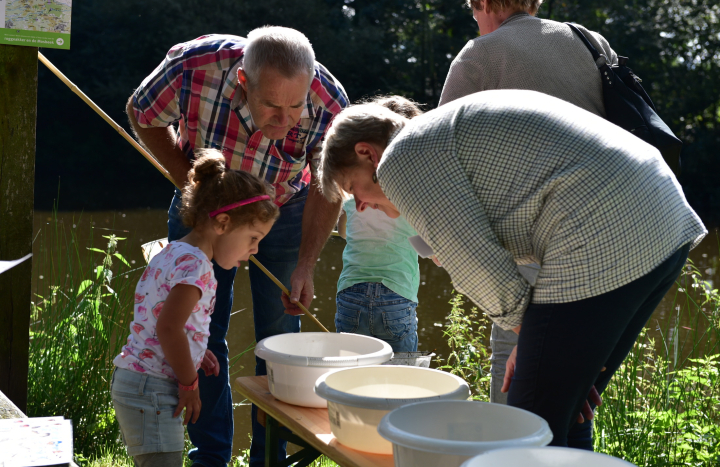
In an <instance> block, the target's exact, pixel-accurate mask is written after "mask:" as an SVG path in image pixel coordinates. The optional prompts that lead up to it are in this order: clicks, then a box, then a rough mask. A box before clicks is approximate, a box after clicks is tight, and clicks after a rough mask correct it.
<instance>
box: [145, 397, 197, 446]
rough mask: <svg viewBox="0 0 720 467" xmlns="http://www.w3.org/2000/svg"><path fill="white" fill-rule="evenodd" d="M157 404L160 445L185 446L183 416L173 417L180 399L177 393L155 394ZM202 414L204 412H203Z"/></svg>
mask: <svg viewBox="0 0 720 467" xmlns="http://www.w3.org/2000/svg"><path fill="white" fill-rule="evenodd" d="M154 396H155V403H156V406H157V409H158V410H157V428H158V430H160V432H161V433H158V444H160V443H162V444H178V445H182V444H183V442H184V441H183V439H184V436H185V427H184V425H183V414H182V413H180V415H178V416H177V417H173V415H174V414H175V410H176V409H177V406H178V404H179V403H180V398H179V397H178V395H177V393H175V394H168V393H161V392H157V393H155V395H154ZM201 412H202V411H201Z"/></svg>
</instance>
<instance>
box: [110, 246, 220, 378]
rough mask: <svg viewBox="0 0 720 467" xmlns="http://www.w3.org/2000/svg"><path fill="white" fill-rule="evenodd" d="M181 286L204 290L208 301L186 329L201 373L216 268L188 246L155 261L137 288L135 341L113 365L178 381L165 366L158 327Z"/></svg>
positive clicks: (204, 300) (168, 250) (203, 298)
mask: <svg viewBox="0 0 720 467" xmlns="http://www.w3.org/2000/svg"><path fill="white" fill-rule="evenodd" d="M178 284H186V285H192V286H195V287H197V288H198V289H200V292H201V293H202V296H201V297H200V300H199V301H198V302H197V304H196V305H195V308H194V309H193V311H192V313H191V314H190V317H189V318H188V320H187V322H186V323H185V334H186V335H187V339H188V343H189V344H190V355H191V356H192V359H193V363H194V364H195V367H196V368H198V369H199V368H200V364H201V363H202V360H203V356H204V355H205V350H206V349H207V342H208V338H209V337H210V315H211V314H212V312H213V309H214V307H215V291H216V290H217V281H215V275H214V274H213V265H212V263H211V262H210V260H209V259H208V258H207V256H206V255H205V253H203V252H202V250H200V249H199V248H196V247H194V246H192V245H189V244H187V243H183V242H172V243H170V244H169V245H168V246H166V247H165V248H164V249H163V250H162V251H161V252H160V253H158V254H157V255H155V257H153V258H152V259H151V260H150V264H148V267H147V269H145V272H144V273H143V275H142V277H141V278H140V282H138V285H137V287H136V288H135V315H134V319H133V321H132V323H130V335H129V336H128V338H127V343H126V344H125V346H123V348H122V352H121V353H120V355H118V356H117V357H115V360H113V363H114V364H115V366H117V367H118V368H124V369H127V370H131V371H137V372H140V373H147V374H148V375H151V376H157V377H160V378H165V379H176V377H175V373H174V372H173V370H172V367H170V364H169V363H168V362H167V361H166V360H165V355H164V354H163V351H162V347H160V341H159V340H158V338H157V333H156V331H155V327H156V326H157V320H158V317H159V316H160V314H161V313H162V309H163V304H164V303H165V299H166V298H167V296H168V294H169V293H170V290H172V288H173V287H175V286H176V285H178Z"/></svg>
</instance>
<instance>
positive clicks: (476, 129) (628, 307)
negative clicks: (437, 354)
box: [320, 90, 707, 450]
mask: <svg viewBox="0 0 720 467" xmlns="http://www.w3.org/2000/svg"><path fill="white" fill-rule="evenodd" d="M320 178H321V186H322V190H323V193H324V194H325V196H327V197H328V198H329V199H335V198H336V197H337V196H338V195H339V193H340V190H343V191H345V192H347V193H349V194H352V195H354V196H355V199H356V200H359V201H360V202H364V203H367V205H368V206H369V207H373V208H375V209H380V210H382V211H383V212H385V213H386V214H387V215H388V216H390V217H393V216H395V217H397V216H398V215H400V214H401V213H402V214H403V215H404V216H405V217H406V218H407V220H408V221H409V222H410V224H411V225H412V226H413V227H414V228H415V230H417V232H418V234H419V235H420V236H422V238H423V239H424V240H425V241H426V242H427V243H428V244H429V245H430V246H431V247H432V248H433V250H434V251H435V254H436V256H437V257H438V259H439V260H440V262H442V264H443V266H444V267H445V269H446V270H447V271H448V273H449V274H450V277H451V278H452V280H453V284H454V286H455V288H456V289H457V290H458V291H459V292H461V293H463V294H465V295H467V296H468V297H469V298H470V299H472V300H473V302H475V303H476V304H477V305H478V306H479V307H480V309H482V310H483V311H484V312H485V313H486V314H487V315H488V317H490V318H491V319H492V320H493V321H494V322H495V323H496V324H497V325H499V326H500V327H502V328H503V329H513V330H514V331H515V332H517V333H518V334H519V341H518V345H517V348H516V349H515V350H514V351H513V354H512V355H511V357H510V363H509V365H508V370H509V371H508V374H507V375H506V384H508V385H509V396H508V404H509V405H512V406H515V407H520V408H523V409H526V410H529V411H531V412H533V413H535V414H538V415H540V416H541V417H543V418H544V419H545V420H547V421H548V424H549V425H550V428H551V429H552V431H553V434H554V438H553V441H552V443H551V444H552V445H554V446H570V447H577V448H583V449H588V450H592V446H593V445H592V430H591V424H590V423H589V422H588V423H587V424H579V423H577V422H578V419H579V414H580V412H581V411H582V410H583V408H584V406H585V404H586V403H587V402H586V399H587V397H588V394H589V393H590V391H591V389H592V387H593V386H595V387H596V388H597V390H598V392H599V393H602V392H603V390H604V389H605V387H606V386H607V384H608V382H609V380H610V378H611V377H612V375H613V374H614V373H615V371H617V369H618V368H619V366H620V364H621V363H622V361H623V360H624V358H625V357H626V356H627V354H628V353H629V351H630V349H631V348H632V346H633V344H634V342H635V340H636V338H637V336H638V334H639V333H640V331H641V330H642V328H643V326H644V325H645V323H646V322H647V320H648V319H649V318H650V315H651V314H652V312H653V310H654V309H655V308H656V306H657V305H658V303H659V302H660V300H661V299H662V297H663V296H664V295H665V293H666V292H667V291H668V289H669V288H670V287H671V286H672V284H673V283H674V281H675V279H676V278H677V277H678V275H679V274H680V272H681V271H682V267H683V265H684V264H685V260H686V258H687V255H688V251H689V250H690V248H691V247H693V246H695V245H696V244H697V243H699V241H700V240H701V239H702V237H703V236H704V235H705V234H706V233H707V231H706V230H705V227H704V226H703V224H702V223H701V221H700V219H699V218H698V216H697V215H696V214H695V212H694V211H693V210H692V209H691V208H690V206H689V205H688V203H687V201H686V200H685V196H684V195H683V193H682V190H681V188H680V185H679V184H678V182H677V180H676V179H675V177H674V175H673V174H672V172H671V171H670V169H669V168H668V166H667V164H665V162H664V161H663V160H662V158H661V156H660V153H659V152H658V151H657V150H656V149H655V148H653V147H652V146H650V145H648V144H646V143H644V142H643V141H641V140H639V139H638V138H636V137H634V136H632V135H631V134H630V133H628V132H626V131H625V130H623V129H621V128H619V127H617V126H615V125H613V124H611V123H609V122H607V121H605V120H604V119H602V118H600V117H598V116H596V115H593V114H591V113H589V112H587V111H585V110H582V109H580V108H579V107H576V106H574V105H571V104H568V103H567V102H564V101H562V100H559V99H556V98H554V97H550V96H548V95H545V94H541V93H537V92H533V91H519V90H501V91H487V92H480V93H476V94H473V95H471V96H468V97H466V98H464V99H460V100H458V101H457V102H454V103H452V104H449V105H446V106H443V107H440V108H438V109H436V110H433V111H430V112H428V113H426V114H425V115H423V116H420V117H416V118H414V119H413V120H412V121H408V120H406V119H404V118H403V117H400V116H398V115H397V114H394V113H393V112H390V111H388V110H387V109H384V108H382V107H380V106H375V105H372V104H367V105H359V106H353V107H350V108H348V109H346V110H344V111H342V112H341V113H340V114H339V115H338V117H337V118H336V119H335V122H334V124H333V127H332V128H331V130H330V131H329V132H328V135H327V138H326V142H325V146H324V148H323V153H322V161H321V164H320ZM530 262H536V263H538V264H540V265H541V270H540V273H539V275H538V277H537V281H536V284H535V287H534V288H533V289H531V287H530V284H528V282H527V281H526V280H525V279H524V278H523V277H522V276H521V275H520V274H519V273H518V269H517V264H523V263H530ZM604 369H605V371H603V370H604ZM588 426H589V429H586V428H588ZM578 428H582V429H583V430H582V432H583V433H584V434H585V437H582V436H579V433H574V431H575V430H578Z"/></svg>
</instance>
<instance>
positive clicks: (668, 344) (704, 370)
mask: <svg viewBox="0 0 720 467" xmlns="http://www.w3.org/2000/svg"><path fill="white" fill-rule="evenodd" d="M679 282H680V287H679V288H678V292H677V294H676V296H675V300H674V307H673V310H674V311H675V316H674V317H673V318H672V319H670V320H667V324H666V325H665V326H664V327H663V328H662V329H660V331H661V339H660V340H659V342H656V341H655V340H653V339H651V338H649V337H648V334H647V332H643V333H642V335H641V336H640V337H639V339H638V341H637V343H636V344H635V347H634V349H633V350H632V352H631V353H630V355H629V356H628V358H627V359H626V360H625V362H624V364H623V366H622V367H621V368H620V369H619V370H618V371H617V372H616V374H615V376H614V377H613V379H612V381H611V384H610V386H609V387H608V388H607V390H606V391H605V393H604V394H603V399H604V404H603V405H602V406H601V407H599V408H598V411H597V418H596V422H595V449H596V450H597V451H600V452H604V453H606V454H610V455H612V456H615V457H620V458H623V459H625V460H627V461H629V462H632V463H634V464H636V465H639V466H679V465H688V466H706V465H718V464H719V463H720V448H719V446H720V355H719V354H718V346H719V345H720V326H718V323H719V321H720V296H719V295H718V291H717V290H716V289H715V290H712V289H711V288H709V286H708V285H709V284H708V283H707V282H705V281H704V280H703V279H702V276H701V274H700V272H699V271H698V270H697V269H696V268H694V267H693V266H692V264H689V265H688V267H687V269H686V271H685V273H684V274H683V276H681V278H680V280H679ZM680 323H686V324H682V325H681V324H680ZM649 324H650V325H657V323H652V322H651V323H649Z"/></svg>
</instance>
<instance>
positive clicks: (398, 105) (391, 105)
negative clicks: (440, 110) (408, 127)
mask: <svg viewBox="0 0 720 467" xmlns="http://www.w3.org/2000/svg"><path fill="white" fill-rule="evenodd" d="M364 103H366V104H370V103H373V104H379V105H382V106H383V107H386V108H388V109H390V110H392V111H393V112H395V113H396V114H399V115H402V116H403V117H405V118H415V117H417V116H418V115H422V114H423V111H422V110H421V109H420V105H421V104H418V103H417V102H415V101H413V100H411V99H408V98H407V97H403V96H395V95H390V96H376V97H373V98H371V99H369V100H367V101H366V102H364Z"/></svg>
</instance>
